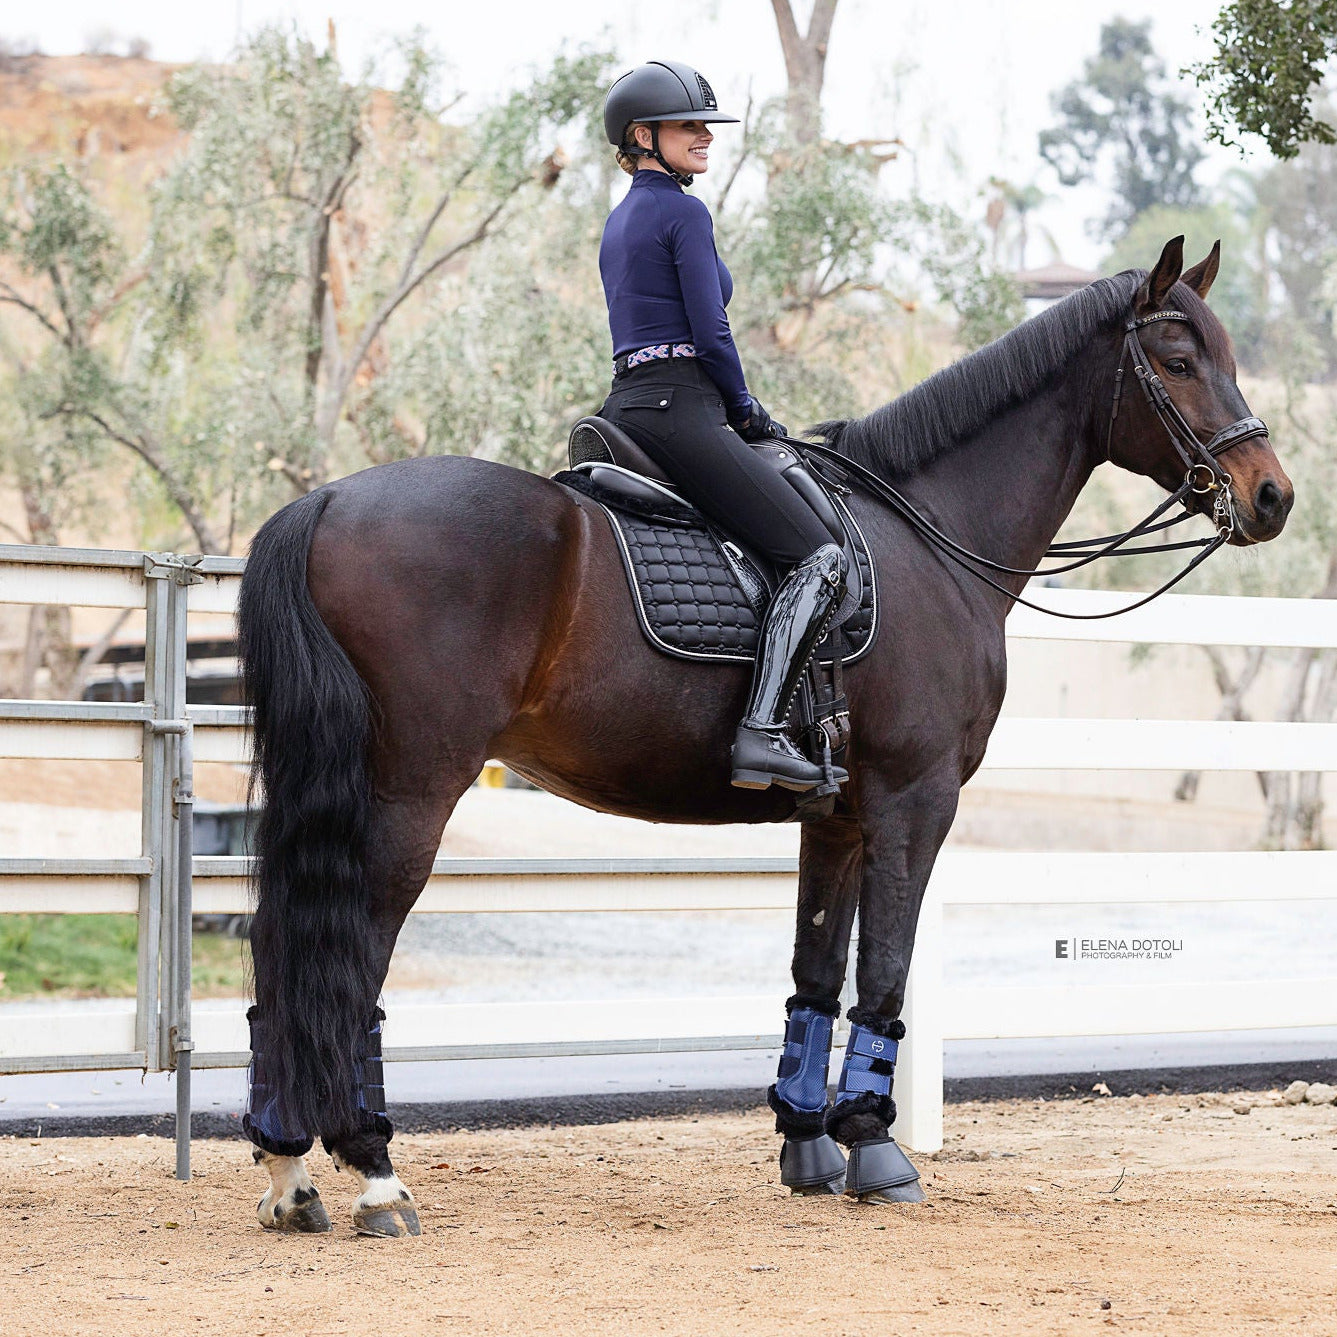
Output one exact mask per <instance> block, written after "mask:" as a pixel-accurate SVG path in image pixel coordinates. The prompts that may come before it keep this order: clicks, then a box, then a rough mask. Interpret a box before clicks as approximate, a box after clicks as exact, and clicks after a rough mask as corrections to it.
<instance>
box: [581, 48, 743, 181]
mask: <svg viewBox="0 0 1337 1337" xmlns="http://www.w3.org/2000/svg"><path fill="white" fill-rule="evenodd" d="M737 120H738V117H737V116H723V115H721V114H720V111H719V104H718V103H717V102H716V101H715V91H714V89H712V88H711V86H710V85H709V84H708V83H707V82H706V81H705V79H704V78H702V76H701V75H700V74H698V73H697V71H696V70H694V69H693V68H692V67H691V66H690V65H684V64H683V63H682V62H681V61H677V60H652V61H649V62H647V63H646V64H644V65H638V66H637V67H636V68H635V69H634V70H631V71H629V72H628V73H626V74H624V75H623V76H622V77H621V78H620V79H618V80H617V82H616V83H614V85H613V86H612V88H610V89H609V90H608V97H607V98H606V99H605V100H604V133H605V134H606V135H607V136H608V142H609V143H610V144H611V145H612V146H613V147H614V148H616V149H620V150H621V151H622V152H623V153H627V154H630V155H632V156H633V157H645V156H647V155H648V156H649V157H651V158H654V159H655V161H656V162H658V163H659V165H660V166H661V167H662V168H663V169H664V170H665V171H666V172H667V173H668V174H669V175H670V176H671V177H672V178H673V179H674V180H675V181H677V182H679V183H680V184H681V185H684V186H690V185H691V184H692V178H691V177H690V176H688V175H686V174H685V173H683V172H677V171H675V170H674V169H673V168H672V167H670V166H669V165H668V163H666V162H665V161H664V158H663V155H662V154H661V153H660V151H659V122H660V121H702V122H705V123H707V124H712V125H713V124H718V123H722V122H730V121H731V122H736V121H737ZM636 121H646V122H648V123H649V125H650V136H651V139H650V142H651V147H650V148H649V149H643V148H641V146H640V145H639V144H633V143H630V142H629V141H628V139H627V130H628V129H629V128H630V127H631V125H632V124H633V123H634V122H636Z"/></svg>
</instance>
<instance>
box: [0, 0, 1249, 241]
mask: <svg viewBox="0 0 1337 1337" xmlns="http://www.w3.org/2000/svg"><path fill="white" fill-rule="evenodd" d="M1220 4H1221V0H1180V3H1179V4H1177V5H1174V6H1168V5H1163V4H1161V5H1155V6H1153V5H1151V4H1149V3H1146V2H1145V0H1127V2H1126V3H1111V0H1088V2H1086V3H1082V2H1081V0H1063V2H1061V3H1060V2H1058V0H1005V2H1004V3H1002V4H999V3H997V0H841V2H840V6H839V8H838V10H837V12H836V21H835V27H834V29H833V32H832V39H831V51H830V56H829V59H828V63H827V79H826V92H825V97H824V105H825V109H826V113H827V125H828V128H829V131H830V133H832V134H833V135H835V136H837V137H840V138H848V139H863V138H872V137H886V138H896V137H899V138H901V139H903V140H905V141H906V143H907V145H908V146H909V151H908V152H906V153H905V154H904V155H903V156H902V159H901V160H900V161H899V162H897V163H895V164H893V165H891V166H890V167H889V168H888V169H887V172H888V176H887V178H886V179H887V182H888V184H889V185H890V186H891V187H892V188H893V189H894V188H896V186H897V184H898V183H901V182H903V183H905V184H906V185H908V184H909V183H910V182H911V180H912V179H917V181H918V183H919V185H920V186H921V188H923V189H924V191H925V193H926V194H928V195H929V197H930V198H936V199H946V200H949V201H950V202H951V203H953V204H955V205H957V206H958V207H961V208H966V209H969V210H971V212H972V213H973V214H974V215H975V216H977V217H978V216H980V215H981V213H982V209H983V202H982V198H981V197H980V195H979V194H978V192H979V189H980V187H981V186H982V185H983V183H984V182H985V181H986V180H987V179H988V177H989V176H990V175H1000V176H1003V177H1006V178H1008V179H1009V180H1012V181H1014V182H1017V183H1019V184H1027V183H1030V182H1035V183H1036V184H1038V185H1040V186H1041V188H1042V189H1044V190H1046V191H1050V192H1053V193H1055V194H1056V196H1057V198H1056V199H1055V201H1054V202H1052V203H1051V204H1049V205H1048V206H1046V208H1045V210H1044V211H1043V212H1042V214H1041V216H1040V222H1041V224H1042V225H1043V226H1046V227H1047V228H1048V229H1049V230H1050V231H1051V232H1052V233H1053V234H1054V236H1055V237H1056V239H1057V241H1058V243H1059V245H1060V247H1061V250H1062V252H1063V256H1064V258H1065V259H1067V260H1069V261H1070V262H1072V263H1076V264H1082V265H1094V264H1095V263H1096V262H1097V260H1098V258H1099V255H1100V250H1101V248H1100V247H1099V246H1098V245H1097V244H1096V243H1094V242H1093V241H1091V239H1090V238H1089V236H1088V235H1087V234H1086V232H1085V230H1084V226H1083V224H1084V221H1085V219H1086V217H1087V216H1089V215H1090V214H1092V213H1098V212H1101V208H1102V205H1101V200H1100V199H1099V198H1093V197H1092V195H1091V194H1090V193H1087V192H1071V191H1062V189H1061V188H1060V187H1059V186H1058V185H1057V182H1056V181H1055V179H1054V177H1053V175H1052V173H1051V172H1049V170H1048V169H1047V168H1046V167H1045V166H1044V165H1043V164H1042V163H1041V161H1040V159H1039V157H1038V154H1037V150H1036V136H1037V134H1038V132H1039V131H1040V130H1041V129H1042V128H1044V127H1045V126H1046V125H1048V124H1050V123H1051V122H1052V119H1053V117H1052V112H1051V110H1050V105H1049V95H1050V93H1051V92H1052V91H1053V90H1054V89H1056V88H1059V87H1061V86H1062V85H1063V84H1065V83H1066V82H1068V81H1069V80H1070V79H1072V78H1073V77H1075V76H1076V75H1078V74H1079V73H1080V71H1081V66H1082V61H1083V59H1084V58H1085V57H1086V56H1088V55H1090V54H1091V53H1092V52H1093V51H1094V50H1095V47H1096V42H1097V38H1098V35H1099V31H1100V26H1101V24H1102V23H1103V22H1106V21H1108V20H1109V19H1110V18H1112V17H1114V16H1115V15H1122V16H1124V17H1127V18H1132V19H1143V18H1151V19H1152V20H1153V28H1152V34H1153V40H1154V42H1155V45H1156V48H1157V50H1158V51H1159V52H1160V53H1161V54H1162V56H1163V57H1164V59H1165V60H1166V63H1167V64H1168V65H1169V66H1170V68H1171V69H1172V70H1177V69H1178V68H1179V67H1180V66H1182V65H1185V64H1188V63H1190V62H1192V61H1194V60H1197V59H1200V58H1202V57H1203V56H1205V55H1206V54H1207V53H1208V52H1209V50H1210V40H1209V31H1208V29H1209V25H1210V23H1211V21H1212V19H1213V18H1214V17H1215V15H1216V13H1217V12H1218V11H1219V9H1220ZM810 7H811V5H810V0H796V8H797V9H798V11H799V14H800V22H801V23H802V24H804V25H806V18H807V11H808V10H809V9H810ZM18 10H19V6H18V5H17V4H14V3H13V0H11V3H10V4H7V5H6V6H5V7H4V11H5V17H3V18H0V36H4V37H7V38H10V39H15V38H24V37H28V38H32V39H35V40H36V41H37V43H38V44H39V45H40V47H41V48H42V50H44V51H46V52H48V53H50V54H65V53H73V52H77V51H80V50H82V49H84V48H85V47H86V45H87V43H88V39H89V37H90V36H91V35H92V34H94V33H96V32H99V31H106V30H111V31H114V32H116V33H118V34H120V35H121V36H122V37H129V36H142V37H144V38H147V39H148V41H149V42H150V43H151V44H152V48H153V55H154V56H155V57H156V58H158V59H160V60H170V61H187V60H192V59H196V58H201V57H203V58H208V59H215V60H217V59H222V58H224V57H225V56H226V55H227V53H228V52H229V51H230V50H231V48H232V47H233V45H234V43H235V40H236V36H237V33H238V31H240V30H242V29H249V28H253V27H255V26H257V25H259V24H261V23H263V22H266V21H271V20H275V19H285V18H286V19H292V20H295V21H296V22H298V23H299V24H300V25H301V26H302V27H303V28H304V29H306V30H307V31H308V32H310V33H312V34H315V35H319V34H321V33H323V32H324V30H325V26H326V21H327V19H331V18H332V19H333V20H334V22H335V24H336V26H337V29H338V36H339V50H340V54H341V57H342V58H343V59H344V60H345V61H346V62H347V63H349V64H350V65H351V66H352V67H354V68H358V67H360V66H361V64H362V63H363V61H364V60H366V59H367V58H368V57H369V56H372V55H374V54H375V53H376V52H377V51H378V50H383V49H384V46H385V43H386V39H387V37H388V36H389V35H390V34H392V33H396V32H405V31H408V30H409V29H411V28H413V27H415V26H418V25H421V26H422V27H424V28H426V29H427V31H428V33H429V34H430V37H431V40H432V41H433V42H434V43H435V44H436V45H437V47H438V48H439V49H440V50H441V51H442V52H443V53H444V54H445V55H446V56H447V58H448V59H449V60H450V62H451V63H452V65H453V67H454V71H455V78H456V80H457V82H458V84H459V85H460V86H461V87H463V88H466V89H468V90H469V91H470V92H471V93H478V94H480V95H487V94H490V93H493V92H496V91H500V90H502V89H504V88H506V87H509V86H512V85H514V84H515V83H517V82H519V81H520V80H521V79H523V77H524V73H525V71H526V69H527V68H528V67H530V66H532V65H534V64H535V63H541V62H543V61H544V60H546V58H547V57H548V56H549V55H550V54H551V53H552V52H553V51H555V50H556V49H557V48H558V47H559V46H560V45H561V44H562V43H563V42H564V41H567V42H580V41H608V42H611V44H612V45H613V46H614V48H615V49H616V50H617V51H618V52H619V53H620V54H621V55H622V57H623V58H624V59H625V60H626V62H627V64H628V65H631V64H634V63H637V62H639V61H642V60H646V59H651V58H654V57H658V56H667V57H669V58H671V59H678V60H685V61H688V62H689V63H691V64H693V65H696V66H697V67H698V68H700V69H701V71H702V72H703V73H704V74H705V75H706V77H707V78H708V79H710V81H711V82H712V84H714V86H715V90H716V92H717V94H718V95H719V98H720V103H721V106H722V107H723V108H725V109H726V110H727V109H728V108H729V107H730V106H741V105H742V104H743V102H744V100H745V98H746V93H747V89H748V86H749V84H750V85H751V87H752V90H753V92H754V94H755V95H758V96H767V95H770V94H773V93H778V92H780V91H782V90H783V88H784V65H783V61H782V58H781V54H780V44H779V39H778V38H777V36H776V32H775V22H774V18H773V17H772V13H771V7H770V3H769V0H675V2H674V3H665V2H664V0H657V2H655V3H651V2H650V0H644V2H643V3H627V4H620V5H619V4H610V3H608V0H561V3H560V4H559V3H552V2H551V0H542V2H540V0H513V2H512V3H504V2H499V0H494V2H493V3H490V4H489V3H478V0H468V3H462V2H461V0H377V3H375V4H367V3H366V2H365V0H362V2H361V3H357V4H351V3H343V2H342V0H214V3H212V4H198V3H196V4H183V3H182V2H181V0H120V2H119V3H117V4H116V5H114V6H109V5H108V4H107V3H106V0H49V3H47V4H46V5H44V6H33V7H30V8H25V9H24V10H23V11H22V13H23V17H22V18H20V19H16V18H15V17H14V15H15V14H16V12H18ZM721 133H722V135H727V134H728V133H729V131H728V129H727V128H724V129H722V131H721ZM1238 161H1239V158H1238V156H1237V155H1236V154H1235V153H1234V152H1233V151H1232V152H1227V151H1225V150H1216V151H1215V152H1214V153H1213V155H1212V158H1211V162H1210V164H1209V170H1208V172H1207V173H1206V174H1205V175H1206V177H1207V178H1208V179H1210V177H1211V176H1212V175H1213V174H1214V173H1215V172H1219V171H1220V170H1223V169H1224V168H1226V167H1229V166H1232V165H1234V164H1236V163H1238ZM1029 258H1030V262H1031V263H1033V264H1034V263H1040V262H1043V261H1044V260H1046V259H1047V258H1048V256H1047V255H1046V254H1045V252H1044V247H1043V245H1039V246H1036V247H1035V248H1034V249H1033V252H1032V254H1031V256H1030V257H1029ZM1154 258H1155V257H1150V258H1149V261H1148V263H1149V262H1150V260H1151V259H1154Z"/></svg>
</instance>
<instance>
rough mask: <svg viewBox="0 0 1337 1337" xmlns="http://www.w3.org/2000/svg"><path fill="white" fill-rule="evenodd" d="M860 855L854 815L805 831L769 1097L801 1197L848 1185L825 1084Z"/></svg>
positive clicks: (791, 1184) (785, 1174)
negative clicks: (780, 1039) (779, 1047)
mask: <svg viewBox="0 0 1337 1337" xmlns="http://www.w3.org/2000/svg"><path fill="white" fill-rule="evenodd" d="M860 851H861V843H860V836H859V828H858V826H857V825H856V824H855V823H854V822H853V821H852V820H850V819H848V818H828V819H827V820H826V821H823V822H814V823H812V824H810V825H807V826H805V827H804V828H803V843H802V847H801V851H800V855H799V889H798V925H797V929H796V932H795V935H794V989H795V992H794V995H793V997H792V998H790V999H789V1001H788V1002H787V1003H786V1004H785V1010H786V1012H787V1014H788V1015H787V1017H786V1024H785V1047H784V1051H783V1052H782V1053H781V1055H780V1068H779V1071H778V1072H777V1074H776V1080H775V1085H774V1086H772V1087H771V1089H770V1091H769V1092H768V1093H767V1100H768V1102H769V1104H770V1107H771V1109H772V1110H774V1111H775V1131H776V1132H777V1133H783V1134H784V1138H785V1140H784V1143H783V1145H782V1146H781V1148H780V1182H781V1183H782V1184H784V1185H785V1186H786V1187H787V1188H789V1189H790V1190H791V1191H793V1192H794V1193H800V1194H812V1193H840V1192H842V1191H843V1190H844V1187H845V1157H844V1155H843V1154H842V1153H841V1150H840V1148H839V1147H838V1146H836V1144H835V1143H834V1142H833V1141H832V1140H831V1138H830V1137H829V1136H827V1133H826V1129H825V1118H826V1081H827V1070H828V1067H829V1064H830V1058H831V1036H832V1032H833V1029H834V1026H835V1019H836V1017H837V1016H839V1014H840V989H841V986H842V984H843V983H844V980H845V963H846V959H847V957H848V954H849V945H850V927H851V925H852V923H853V921H854V911H855V907H856V906H857V905H858V901H859V859H860Z"/></svg>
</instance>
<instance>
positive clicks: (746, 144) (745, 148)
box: [715, 81, 754, 218]
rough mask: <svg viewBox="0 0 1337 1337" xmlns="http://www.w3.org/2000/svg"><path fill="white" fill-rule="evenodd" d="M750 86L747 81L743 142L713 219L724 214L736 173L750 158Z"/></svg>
mask: <svg viewBox="0 0 1337 1337" xmlns="http://www.w3.org/2000/svg"><path fill="white" fill-rule="evenodd" d="M753 129H754V127H753V124H752V84H751V82H750V81H749V83H748V86H747V107H746V108H745V109H744V111H743V142H742V145H741V146H740V148H739V150H738V157H737V158H736V159H735V160H734V165H733V167H732V168H731V169H730V171H729V175H728V177H727V178H726V179H725V182H724V189H723V190H721V191H720V193H719V195H718V197H717V198H716V200H715V217H716V218H718V217H719V216H720V214H721V213H723V212H724V202H725V201H726V200H727V199H728V198H729V192H730V191H731V190H732V189H733V183H734V182H735V181H737V180H738V173H739V172H741V171H742V170H743V164H744V163H745V162H746V161H747V160H748V158H749V157H751V156H752V132H753Z"/></svg>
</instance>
